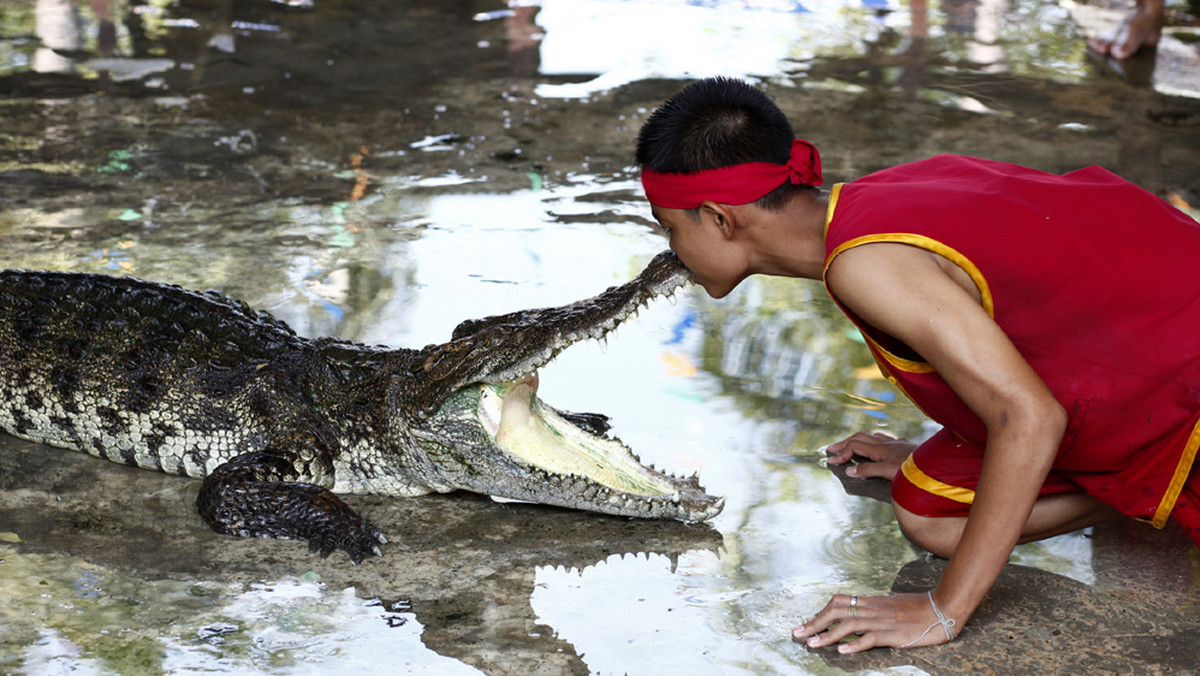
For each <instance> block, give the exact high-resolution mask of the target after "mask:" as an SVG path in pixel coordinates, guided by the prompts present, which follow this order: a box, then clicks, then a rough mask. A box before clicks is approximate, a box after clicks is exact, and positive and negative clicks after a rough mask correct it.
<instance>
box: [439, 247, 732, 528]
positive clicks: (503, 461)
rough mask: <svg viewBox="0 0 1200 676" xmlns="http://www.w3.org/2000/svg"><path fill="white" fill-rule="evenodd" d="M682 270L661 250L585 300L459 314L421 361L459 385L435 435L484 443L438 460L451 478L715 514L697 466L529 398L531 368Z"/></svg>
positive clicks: (608, 503) (507, 495) (620, 317)
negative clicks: (694, 471)
mask: <svg viewBox="0 0 1200 676" xmlns="http://www.w3.org/2000/svg"><path fill="white" fill-rule="evenodd" d="M690 274H691V273H690V272H688V270H687V268H686V267H684V266H683V264H682V263H681V262H679V259H678V258H677V257H676V256H675V255H674V254H673V253H670V252H664V253H661V254H659V255H657V256H655V257H654V259H653V260H652V261H651V262H650V263H649V265H647V266H646V268H645V269H644V270H643V271H642V272H641V273H640V274H639V275H638V276H637V277H636V278H635V279H634V280H633V281H631V282H627V283H626V284H623V285H620V286H614V287H610V288H609V289H608V290H606V291H604V292H602V293H600V294H598V295H596V296H594V297H592V298H587V299H584V300H581V301H577V302H575V303H571V304H569V305H563V306H559V307H552V308H541V309H532V310H520V311H517V312H511V313H509V314H506V315H497V316H493V317H485V318H483V319H477V320H468V321H465V322H462V323H461V324H459V325H458V326H457V327H456V328H455V329H454V334H453V339H452V340H451V341H450V342H449V343H445V344H443V345H440V346H436V347H435V348H434V349H432V350H431V351H430V353H429V355H428V357H427V359H426V361H425V363H424V365H423V369H424V374H425V377H426V378H427V380H429V381H430V382H440V383H445V382H457V383H459V384H458V385H456V390H455V392H454V393H453V394H452V395H451V396H450V397H449V398H448V399H446V400H444V401H443V402H441V404H440V405H441V407H442V408H441V411H440V412H439V413H438V414H437V415H433V416H432V417H431V418H430V422H431V423H432V424H433V425H434V427H437V428H442V431H441V432H440V434H441V436H444V437H446V438H450V439H455V438H461V439H464V440H465V439H471V440H472V441H473V442H477V443H480V442H481V443H483V444H486V445H487V446H489V447H490V448H489V449H488V451H486V452H485V451H475V452H472V453H470V454H467V455H462V456H459V457H458V458H457V459H458V461H459V462H458V463H457V466H453V465H455V463H450V462H447V463H445V464H446V465H447V469H446V474H447V478H448V481H447V486H448V487H457V488H465V489H467V490H472V491H475V492H477V493H484V494H487V495H491V496H493V497H495V498H498V499H506V500H528V501H533V502H540V503H545V504H551V505H558V506H561V507H573V508H576V509H586V510H591V511H597V512H604V513H607V514H620V515H625V516H635V517H644V518H664V519H668V518H669V519H682V520H685V521H704V520H707V519H709V518H712V517H713V516H715V515H716V514H717V513H719V512H720V511H721V508H722V506H723V504H724V503H723V500H722V499H719V498H716V497H713V496H711V495H709V494H708V493H706V492H705V491H704V489H703V488H702V487H701V486H700V482H699V480H698V479H697V478H696V477H695V476H692V477H679V476H675V475H673V474H670V473H667V472H660V471H659V470H657V469H656V468H654V467H650V466H647V465H644V464H642V462H641V461H640V460H639V459H638V457H637V456H636V455H634V454H633V452H632V451H630V450H629V449H628V448H627V447H625V445H624V444H622V443H621V442H620V441H618V440H617V439H615V438H613V437H610V436H608V434H607V432H608V423H607V418H605V417H604V416H602V415H598V414H577V413H567V412H564V411H560V410H557V409H555V408H553V407H552V406H550V405H548V404H546V403H544V402H542V401H541V399H539V398H538V397H537V388H538V377H537V370H538V369H539V368H541V367H543V366H545V365H546V364H548V363H549V362H550V361H551V360H552V359H553V358H554V357H555V356H556V355H557V354H558V353H560V352H561V351H562V350H564V349H566V348H568V347H570V346H571V345H573V344H575V343H578V342H579V341H581V340H585V339H588V338H593V339H599V340H603V339H604V337H605V336H606V335H607V334H608V333H609V332H610V331H612V330H613V329H614V328H616V327H617V326H618V325H619V324H621V323H622V322H624V321H625V320H627V319H629V318H630V317H632V316H634V315H636V314H637V312H638V310H639V309H641V308H642V307H645V306H646V305H647V304H649V303H650V301H652V300H653V299H655V298H658V297H660V296H669V295H671V294H672V293H674V292H675V291H676V290H677V289H679V288H680V287H681V286H682V285H684V284H685V283H686V281H687V279H688V278H689V277H690ZM433 401H437V400H436V399H434V400H433ZM464 445H466V446H470V444H468V443H466V442H464ZM447 455H457V454H455V453H448V454H447ZM450 475H452V476H450Z"/></svg>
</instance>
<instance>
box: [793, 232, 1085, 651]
mask: <svg viewBox="0 0 1200 676" xmlns="http://www.w3.org/2000/svg"><path fill="white" fill-rule="evenodd" d="M827 279H828V282H829V285H830V288H831V290H832V291H833V292H834V293H835V294H837V296H838V298H839V299H840V300H841V301H842V302H843V303H845V304H846V306H847V307H849V308H850V309H851V310H853V311H854V312H855V313H856V314H858V316H859V317H861V318H862V319H863V320H864V321H866V322H867V323H869V324H871V325H872V326H874V327H876V328H878V329H879V330H881V331H884V332H886V333H888V334H890V335H892V336H894V337H896V338H897V339H899V340H901V341H903V342H904V343H905V344H907V345H908V346H909V347H911V348H912V349H914V350H916V351H917V352H918V353H919V354H920V355H921V356H922V357H923V358H924V359H925V360H926V361H927V362H928V363H929V364H930V365H931V366H933V368H935V369H936V370H937V372H938V373H939V375H941V376H942V378H943V379H944V380H945V381H946V382H947V384H949V385H950V387H951V388H953V389H954V391H955V392H956V393H957V394H958V395H959V397H961V398H962V399H963V401H964V402H965V403H966V404H967V405H968V406H969V407H970V408H971V409H972V410H973V411H974V412H975V413H976V415H978V416H979V417H980V419H981V420H982V421H983V423H984V424H985V425H986V427H987V430H988V441H987V445H986V448H985V453H984V463H983V470H982V474H981V476H980V480H979V485H978V486H977V489H976V498H975V503H974V505H973V506H972V508H971V513H970V516H969V517H968V519H967V524H966V526H965V528H964V529H963V533H962V537H961V539H960V540H959V542H958V545H957V548H956V549H955V551H954V554H953V556H952V557H951V560H950V564H949V565H948V567H947V569H946V572H945V573H944V575H943V577H942V580H941V582H940V583H939V585H938V587H937V588H936V589H935V590H934V592H933V593H934V598H935V599H936V602H937V604H938V605H939V606H940V607H941V609H942V610H943V612H944V613H945V614H946V616H947V617H948V618H951V619H954V620H955V621H956V623H957V624H958V625H959V626H961V625H962V624H963V623H965V622H966V620H967V619H968V618H969V617H970V615H971V614H972V613H973V612H974V610H975V608H976V607H977V606H978V605H979V603H980V601H982V599H983V597H984V595H986V593H987V591H988V590H989V589H990V588H991V586H992V585H993V584H994V583H995V580H996V578H997V577H998V576H999V574H1000V570H1001V568H1003V566H1004V564H1005V563H1006V562H1007V560H1008V557H1009V555H1010V553H1011V551H1012V547H1013V546H1014V545H1015V544H1016V543H1017V541H1018V540H1019V538H1020V536H1021V532H1022V529H1023V528H1024V526H1025V524H1026V521H1027V520H1028V519H1029V514H1030V512H1031V511H1032V509H1033V505H1034V502H1035V501H1036V500H1037V495H1038V492H1039V490H1040V488H1041V485H1042V483H1043V482H1044V481H1045V478H1046V475H1047V474H1048V472H1049V470H1050V467H1051V465H1052V464H1053V461H1054V457H1055V454H1056V452H1057V450H1058V446H1059V445H1060V443H1061V441H1062V435H1063V431H1064V430H1065V426H1066V414H1065V412H1064V411H1063V410H1062V407H1061V406H1060V405H1059V404H1058V402H1057V400H1055V398H1054V396H1053V395H1052V394H1051V392H1050V390H1049V389H1048V388H1047V387H1046V385H1045V383H1044V382H1042V380H1041V379H1040V378H1039V377H1038V375H1037V374H1036V373H1035V372H1034V371H1033V369H1032V368H1031V367H1030V366H1029V364H1028V363H1027V362H1026V361H1025V360H1024V358H1023V357H1022V356H1021V355H1020V353H1019V352H1018V351H1017V349H1016V347H1015V346H1014V345H1013V344H1012V341H1011V340H1009V339H1008V337H1007V336H1006V335H1005V334H1004V333H1003V331H1001V330H1000V328H999V326H997V325H996V323H995V322H994V321H993V320H992V319H991V317H990V316H988V314H987V312H986V311H984V309H983V308H982V307H981V306H980V304H979V303H978V301H977V300H976V298H975V297H974V296H973V295H972V294H971V293H970V292H969V290H968V289H964V288H963V286H962V285H961V280H956V279H955V277H954V276H953V275H952V274H950V273H948V272H947V270H946V268H945V261H944V259H940V258H939V257H937V256H936V255H934V254H932V253H930V252H927V251H924V250H922V249H918V248H915V247H910V246H906V245H902V244H891V243H878V244H869V245H863V246H860V247H857V248H854V249H851V250H850V251H847V252H845V253H843V254H841V256H840V257H839V258H838V260H837V261H835V263H834V265H833V266H832V267H831V268H830V271H829V276H828V278H827ZM870 601H871V603H870V605H871V610H870V611H868V610H867V608H861V607H860V608H859V609H857V612H856V614H855V617H854V619H853V620H846V621H842V622H841V623H840V624H838V625H837V626H835V627H834V628H833V629H831V630H829V631H828V632H826V633H825V634H822V635H821V636H820V638H819V639H818V642H817V645H828V644H831V643H834V642H837V641H840V640H841V639H843V638H845V637H846V636H849V635H850V634H851V633H857V634H859V635H860V638H858V639H855V640H853V641H850V642H849V643H847V644H846V646H845V648H844V650H846V651H848V652H854V651H857V650H865V649H867V648H870V647H874V646H877V645H893V646H899V645H902V644H904V643H906V642H908V641H910V640H912V639H913V638H915V637H916V635H918V634H920V632H921V631H922V630H923V629H924V628H925V627H926V626H928V625H929V622H930V618H931V617H932V609H931V608H930V607H929V603H928V600H927V599H926V598H925V597H924V596H923V595H921V596H919V597H915V598H914V597H911V596H909V597H901V596H895V597H878V598H873V599H870ZM839 605H840V604H835V603H833V602H831V605H829V606H826V609H825V610H823V611H822V613H823V614H824V616H822V614H821V613H819V614H818V616H817V617H816V618H814V620H813V622H811V623H809V624H806V625H805V627H804V628H802V630H801V631H799V632H798V634H797V635H798V637H801V638H803V637H807V636H812V635H814V634H816V633H817V632H820V631H823V630H824V629H826V628H828V626H829V625H830V624H831V622H832V621H835V620H842V619H844V618H846V617H847V615H846V614H842V617H840V618H839V617H836V615H837V614H838V606H839ZM810 625H812V626H810ZM816 625H822V626H819V627H818V626H816ZM945 640H946V637H945V635H944V633H943V632H941V631H940V630H938V631H936V632H932V633H930V634H928V635H927V636H926V638H925V639H923V640H922V641H921V642H919V644H920V645H927V644H932V643H940V642H943V641H945ZM810 645H811V643H810Z"/></svg>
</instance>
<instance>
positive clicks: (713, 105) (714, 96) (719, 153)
mask: <svg viewBox="0 0 1200 676" xmlns="http://www.w3.org/2000/svg"><path fill="white" fill-rule="evenodd" d="M795 137H796V134H795V132H794V131H793V130H792V124H791V122H789V121H788V119H787V116H786V115H784V114H783V111H781V110H780V109H779V106H777V105H775V102H774V101H772V100H771V98H770V97H769V96H767V95H766V94H764V93H763V92H761V91H759V90H758V89H756V88H755V87H754V86H753V85H750V84H749V83H746V82H743V81H741V80H734V79H732V78H725V77H715V78H708V79H704V80H697V81H696V82H693V83H691V84H689V85H688V86H687V87H684V88H683V89H682V90H680V91H679V92H678V93H676V94H675V95H674V96H672V97H671V98H669V99H667V100H666V101H665V102H664V103H663V104H662V105H661V106H659V107H658V108H657V109H655V111H654V112H653V113H651V114H650V117H649V118H648V119H647V120H646V123H645V124H644V125H642V129H641V131H639V132H638V138H637V150H636V152H635V158H636V160H637V163H638V165H639V166H644V167H650V168H651V169H653V170H655V171H662V172H690V171H700V170H702V169H715V168H717V167H726V166H729V165H731V164H741V163H743V162H773V163H775V164H784V163H786V162H787V161H788V157H789V155H790V154H791V149H792V139H794V138H795ZM797 188H799V189H803V188H800V187H799V186H793V185H792V184H791V183H789V182H784V183H783V184H782V185H781V186H780V187H779V188H777V189H775V190H774V191H772V192H770V193H768V194H767V195H766V196H765V197H763V198H762V199H760V200H758V204H759V206H761V207H763V208H764V209H768V210H775V209H778V208H780V207H782V206H783V205H784V204H785V203H786V202H787V199H788V197H789V196H790V195H791V194H792V192H793V190H794V189H797Z"/></svg>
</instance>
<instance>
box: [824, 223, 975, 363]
mask: <svg viewBox="0 0 1200 676" xmlns="http://www.w3.org/2000/svg"><path fill="white" fill-rule="evenodd" d="M833 206H834V203H833V201H831V202H830V212H829V213H828V214H827V216H826V228H828V227H829V221H830V220H832V209H833ZM827 235H828V233H827ZM876 242H889V243H896V244H908V245H909V246H915V247H917V248H919V249H925V250H926V251H930V252H932V253H935V254H938V255H939V256H942V257H943V258H945V259H947V260H949V261H950V262H952V263H954V264H955V265H957V266H958V267H959V268H961V269H962V270H963V271H964V272H966V273H967V276H968V277H970V278H971V281H972V282H974V283H975V288H977V289H979V297H980V301H981V303H982V305H983V309H984V311H985V312H987V313H988V316H989V317H993V318H994V317H995V316H996V314H995V304H994V302H993V300H992V290H991V287H989V286H988V283H987V279H985V278H984V276H983V273H982V272H980V271H979V268H978V267H976V266H975V264H974V263H972V262H971V260H970V259H969V258H967V257H966V256H964V255H962V254H961V253H959V252H958V251H957V250H956V249H954V248H952V247H950V246H947V245H945V244H943V243H941V242H939V241H938V240H936V239H932V238H930V237H926V236H924V235H914V234H912V233H905V232H892V233H879V234H875V235H863V236H862V237H855V238H854V239H851V240H847V241H845V242H842V243H841V244H839V245H838V246H837V248H835V249H834V250H833V252H831V253H830V254H829V256H828V258H826V259H825V268H824V269H823V270H822V271H821V277H822V279H824V277H825V275H827V274H828V273H829V266H830V265H833V261H834V259H835V258H837V257H838V256H839V255H840V254H842V253H843V252H845V251H848V250H850V249H853V248H854V247H856V246H861V245H863V244H873V243H876ZM826 286H828V283H826ZM863 337H864V338H866V339H867V340H868V341H870V343H871V345H872V346H874V347H875V348H876V349H877V350H879V353H880V354H882V355H883V357H884V359H886V360H887V361H888V363H889V364H891V365H892V366H895V367H896V368H897V369H899V370H901V371H904V372H906V373H932V372H933V370H934V369H933V367H932V366H930V365H929V364H928V363H926V362H923V361H914V360H912V359H905V358H904V357H900V356H898V355H895V354H892V353H891V352H889V351H888V350H886V349H884V348H883V347H882V346H880V345H879V343H878V342H876V341H875V340H874V339H872V338H871V337H870V336H869V335H867V334H865V333H864V334H863Z"/></svg>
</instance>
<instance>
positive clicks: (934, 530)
mask: <svg viewBox="0 0 1200 676" xmlns="http://www.w3.org/2000/svg"><path fill="white" fill-rule="evenodd" d="M892 507H893V509H894V510H895V512H896V521H898V522H899V523H900V531H901V532H903V533H904V537H906V538H908V541H909V542H911V543H913V544H915V545H916V546H918V547H920V548H921V549H924V550H926V551H928V552H930V553H932V554H933V555H935V556H940V557H942V558H944V559H948V558H950V556H951V555H952V554H954V550H955V549H957V548H958V540H959V538H961V537H962V532H963V527H964V526H966V523H967V517H965V516H944V517H934V516H918V515H916V514H913V513H912V512H910V511H908V510H907V509H904V508H903V507H901V506H900V505H897V504H894V503H893V505H892Z"/></svg>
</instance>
